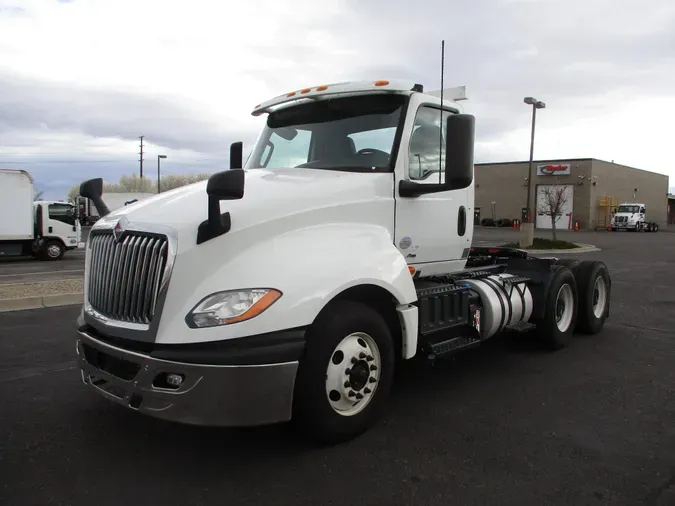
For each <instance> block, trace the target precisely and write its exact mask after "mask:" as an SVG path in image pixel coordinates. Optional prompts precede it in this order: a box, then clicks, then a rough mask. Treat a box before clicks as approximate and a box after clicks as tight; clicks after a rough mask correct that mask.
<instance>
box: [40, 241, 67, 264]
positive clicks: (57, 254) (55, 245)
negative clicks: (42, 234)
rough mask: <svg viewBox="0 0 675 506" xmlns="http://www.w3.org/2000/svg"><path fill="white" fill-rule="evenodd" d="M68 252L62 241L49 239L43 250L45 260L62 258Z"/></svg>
mask: <svg viewBox="0 0 675 506" xmlns="http://www.w3.org/2000/svg"><path fill="white" fill-rule="evenodd" d="M65 252H66V248H64V247H63V244H61V242H60V241H54V240H52V241H49V242H48V243H47V244H45V247H44V249H43V250H42V258H44V259H45V260H61V259H62V258H63V255H64V254H65Z"/></svg>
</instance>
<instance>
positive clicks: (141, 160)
mask: <svg viewBox="0 0 675 506" xmlns="http://www.w3.org/2000/svg"><path fill="white" fill-rule="evenodd" d="M143 137H145V136H144V135H141V136H140V137H139V139H141V153H140V155H141V158H140V160H139V161H140V162H141V180H142V179H143ZM141 184H142V183H141Z"/></svg>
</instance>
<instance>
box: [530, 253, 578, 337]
mask: <svg viewBox="0 0 675 506" xmlns="http://www.w3.org/2000/svg"><path fill="white" fill-rule="evenodd" d="M552 276H553V279H551V283H550V285H549V288H548V292H547V297H546V307H545V308H544V318H543V319H541V320H539V321H537V322H536V325H537V329H536V332H537V335H538V337H539V338H540V339H541V340H542V341H543V342H544V343H545V344H546V346H547V347H548V348H549V349H551V350H559V349H561V348H564V347H565V346H566V345H567V343H568V342H569V341H570V339H571V338H572V335H573V334H574V327H575V325H576V319H577V284H576V281H575V279H574V274H572V271H571V270H570V269H569V268H567V267H565V266H563V267H560V268H559V269H558V270H556V271H555V272H554V273H553V274H552Z"/></svg>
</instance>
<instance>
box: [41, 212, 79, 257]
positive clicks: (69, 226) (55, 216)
mask: <svg viewBox="0 0 675 506" xmlns="http://www.w3.org/2000/svg"><path fill="white" fill-rule="evenodd" d="M33 216H34V241H33V244H32V245H31V253H32V254H33V255H35V256H37V257H39V258H42V259H45V260H60V259H61V258H63V255H64V254H65V252H66V251H71V250H74V249H78V248H80V249H81V248H84V244H83V243H82V228H81V225H80V220H79V219H78V211H77V207H76V206H74V205H73V204H70V203H68V202H61V201H37V202H34V203H33Z"/></svg>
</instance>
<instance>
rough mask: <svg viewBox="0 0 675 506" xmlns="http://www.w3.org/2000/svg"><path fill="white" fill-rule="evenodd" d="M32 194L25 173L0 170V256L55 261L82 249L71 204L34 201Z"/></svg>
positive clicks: (32, 185) (75, 215)
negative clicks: (32, 257) (70, 251)
mask: <svg viewBox="0 0 675 506" xmlns="http://www.w3.org/2000/svg"><path fill="white" fill-rule="evenodd" d="M34 195H35V185H34V183H33V178H32V177H31V175H30V174H29V173H28V172H26V171H23V170H9V169H0V216H2V217H3V218H2V220H0V258H2V257H8V256H24V255H26V256H28V255H30V256H34V257H36V258H40V259H42V260H59V259H61V258H63V255H64V254H65V252H66V251H68V250H73V249H77V248H84V244H83V243H82V241H81V237H82V236H81V229H80V223H79V220H78V219H77V210H76V208H75V206H73V205H72V204H69V203H67V202H57V201H49V200H40V201H34Z"/></svg>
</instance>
